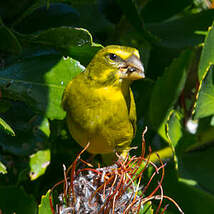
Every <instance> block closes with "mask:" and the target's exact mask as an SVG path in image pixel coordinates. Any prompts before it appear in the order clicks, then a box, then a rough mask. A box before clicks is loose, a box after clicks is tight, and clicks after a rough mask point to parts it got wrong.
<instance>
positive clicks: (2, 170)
mask: <svg viewBox="0 0 214 214" xmlns="http://www.w3.org/2000/svg"><path fill="white" fill-rule="evenodd" d="M0 174H7V168H6V166H5V165H4V164H3V163H2V162H1V161H0Z"/></svg>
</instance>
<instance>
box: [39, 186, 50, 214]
mask: <svg viewBox="0 0 214 214" xmlns="http://www.w3.org/2000/svg"><path fill="white" fill-rule="evenodd" d="M50 192H51V191H50V190H48V192H47V193H46V195H43V196H42V199H41V204H40V205H39V214H52V211H51V207H50V201H49V195H50Z"/></svg>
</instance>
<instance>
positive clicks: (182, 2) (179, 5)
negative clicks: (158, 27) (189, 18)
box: [139, 0, 193, 23]
mask: <svg viewBox="0 0 214 214" xmlns="http://www.w3.org/2000/svg"><path fill="white" fill-rule="evenodd" d="M192 2H193V0H179V1H172V0H162V1H156V0H150V1H148V2H146V3H145V2H144V1H139V4H140V3H141V4H142V7H143V9H142V11H141V16H142V17H143V20H144V22H145V23H154V22H160V21H163V20H164V19H167V18H170V17H171V16H174V15H175V14H178V13H179V12H181V11H182V10H184V9H185V8H186V7H187V6H188V5H190V4H192ZM144 4H145V6H144ZM160 8H161V9H160ZM169 8H170V10H169ZM151 14H155V15H154V16H151Z"/></svg>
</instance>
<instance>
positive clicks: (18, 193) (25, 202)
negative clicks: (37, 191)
mask: <svg viewBox="0 0 214 214" xmlns="http://www.w3.org/2000/svg"><path fill="white" fill-rule="evenodd" d="M0 209H1V211H2V213H4V214H11V213H16V214H29V213H30V214H36V213H37V206H36V201H35V200H34V199H33V197H32V196H30V195H28V194H26V192H25V191H24V190H23V188H18V187H15V186H1V187H0Z"/></svg>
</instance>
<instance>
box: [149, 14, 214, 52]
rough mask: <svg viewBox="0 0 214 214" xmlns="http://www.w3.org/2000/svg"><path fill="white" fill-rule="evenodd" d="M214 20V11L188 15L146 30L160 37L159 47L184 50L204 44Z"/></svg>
mask: <svg viewBox="0 0 214 214" xmlns="http://www.w3.org/2000/svg"><path fill="white" fill-rule="evenodd" d="M213 19H214V10H206V11H202V12H200V13H197V14H191V15H186V16H184V17H181V18H177V19H172V20H169V21H165V22H162V23H152V24H147V25H146V29H147V30H148V31H150V32H151V33H152V34H153V35H154V36H156V37H158V38H159V40H160V42H159V45H160V46H163V47H167V48H176V49H183V48H187V47H193V46H195V45H198V44H200V43H202V42H203V40H204V35H201V34H198V32H201V31H207V29H208V27H209V26H210V25H211V24H212V21H213Z"/></svg>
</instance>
